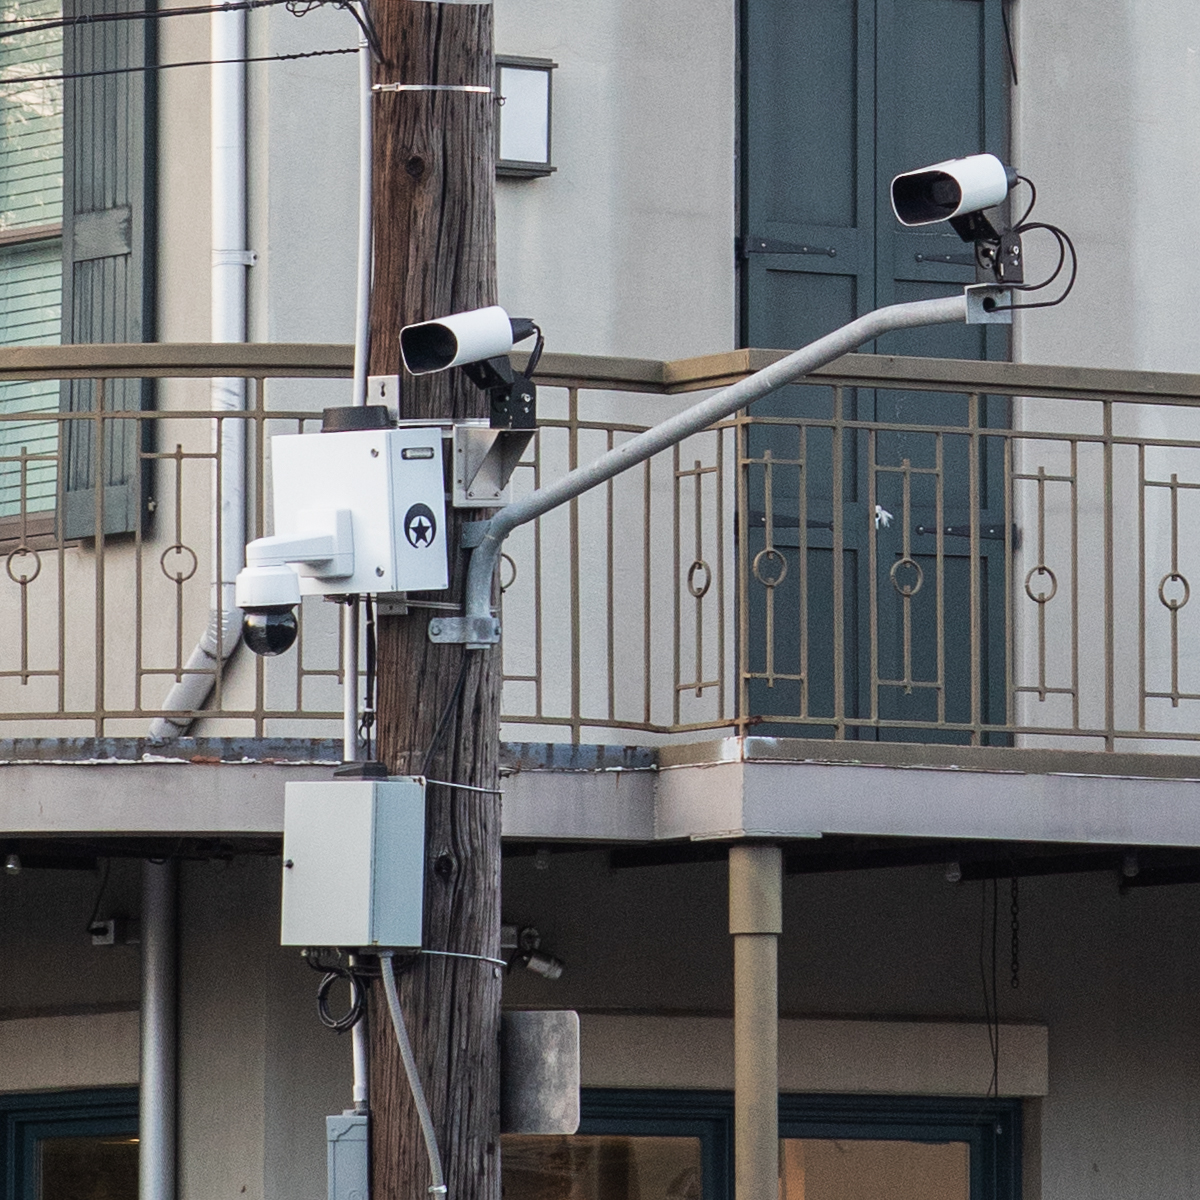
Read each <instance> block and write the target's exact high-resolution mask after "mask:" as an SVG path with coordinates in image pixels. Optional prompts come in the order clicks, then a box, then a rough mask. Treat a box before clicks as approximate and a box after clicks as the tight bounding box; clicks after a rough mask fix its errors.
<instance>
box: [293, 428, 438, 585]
mask: <svg viewBox="0 0 1200 1200" xmlns="http://www.w3.org/2000/svg"><path fill="white" fill-rule="evenodd" d="M271 473H272V484H271V496H272V499H273V501H274V517H275V528H274V532H275V533H276V534H278V535H280V536H285V537H289V536H299V535H302V534H305V533H307V532H309V531H310V526H311V520H312V514H313V513H314V512H328V513H332V512H335V511H337V510H347V509H348V510H349V512H350V517H351V532H352V537H353V542H354V573H353V574H352V575H346V576H340V577H338V578H335V579H334V578H329V579H316V578H313V570H314V569H313V568H312V567H304V566H298V567H297V570H298V571H299V574H300V591H301V592H302V593H303V594H304V595H306V596H310V595H313V596H322V595H334V594H346V595H352V594H354V593H365V592H371V593H375V592H425V591H439V590H441V589H442V588H444V587H446V586H447V584H448V582H449V575H448V571H447V558H446V485H445V480H444V479H443V477H442V431H441V428H440V427H439V426H436V425H432V426H421V425H409V426H405V427H403V428H400V429H363V430H354V431H351V432H344V433H303V434H301V433H296V434H280V435H278V436H276V437H273V438H272V439H271Z"/></svg>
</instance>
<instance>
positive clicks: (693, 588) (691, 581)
mask: <svg viewBox="0 0 1200 1200" xmlns="http://www.w3.org/2000/svg"><path fill="white" fill-rule="evenodd" d="M701 573H703V576H704V582H703V583H702V584H697V583H696V576H697V575H699V574H701ZM786 573H787V564H786V563H784V574H786ZM780 578H781V579H782V578H783V576H780ZM710 587H712V570H711V568H710V567H709V565H708V563H706V562H705V561H704V559H702V558H698V559H696V561H695V562H694V563H692V565H691V566H690V567H688V573H687V590H688V591H689V592H691V594H692V595H693V596H695V597H696V599H697V600H701V599H703V598H704V595H705V593H706V592H707V591H708V589H709V588H710Z"/></svg>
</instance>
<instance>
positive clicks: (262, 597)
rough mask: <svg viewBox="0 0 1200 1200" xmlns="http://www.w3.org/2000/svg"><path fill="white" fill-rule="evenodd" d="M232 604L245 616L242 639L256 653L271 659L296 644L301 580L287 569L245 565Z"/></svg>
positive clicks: (239, 576) (283, 567) (238, 578)
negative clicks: (297, 610)
mask: <svg viewBox="0 0 1200 1200" xmlns="http://www.w3.org/2000/svg"><path fill="white" fill-rule="evenodd" d="M234 600H235V603H236V604H237V606H238V608H240V609H241V610H242V612H243V614H244V616H243V618H242V637H243V639H244V640H245V643H246V645H247V646H249V647H250V649H251V650H252V651H254V653H255V654H258V655H261V656H262V657H264V658H273V657H274V656H275V655H277V654H284V653H286V652H287V651H288V650H290V649H291V648H292V646H293V645H294V644H295V641H296V634H297V633H298V631H299V625H298V624H297V622H296V605H297V604H299V603H300V577H299V576H298V575H297V574H296V572H295V571H294V570H293V569H292V568H291V567H289V566H280V565H272V566H248V567H246V569H245V570H243V571H239V572H238V577H237V582H236V584H235V598H234Z"/></svg>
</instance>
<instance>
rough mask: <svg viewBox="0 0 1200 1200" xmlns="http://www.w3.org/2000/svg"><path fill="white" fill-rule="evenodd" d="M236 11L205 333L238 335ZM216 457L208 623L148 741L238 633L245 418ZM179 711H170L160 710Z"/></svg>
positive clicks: (217, 129) (218, 19) (240, 199)
mask: <svg viewBox="0 0 1200 1200" xmlns="http://www.w3.org/2000/svg"><path fill="white" fill-rule="evenodd" d="M245 57H246V13H245V12H244V11H235V12H214V13H213V15H212V58H213V65H212V75H211V87H212V100H211V105H212V168H211V174H212V245H213V250H212V340H213V341H214V342H244V341H245V340H246V271H247V269H248V268H249V267H250V265H251V263H252V262H253V260H254V256H253V254H251V253H250V252H249V251H248V250H247V249H246V68H245V65H244V64H243V63H241V62H240V61H233V60H240V59H243V58H245ZM210 405H211V408H212V411H213V412H214V413H225V412H234V413H236V412H242V411H244V409H245V407H246V381H245V380H244V379H214V380H213V381H212V396H211V400H210ZM213 442H214V446H213V448H214V451H216V453H217V455H218V458H217V462H216V463H215V464H214V466H213V488H214V490H215V491H216V492H217V494H218V495H219V496H220V499H221V503H220V509H219V513H214V520H213V530H212V545H213V552H212V561H213V583H212V601H211V610H210V612H209V618H208V626H207V628H206V629H205V631H204V636H203V637H201V639H200V641H199V642H198V643H197V645H196V648H195V649H194V650H193V651H192V653H191V656H190V657H189V658H188V660H187V663H186V665H185V666H184V668H183V674H182V677H181V678H180V679H179V680H177V681H176V683H175V685H174V686H173V687H172V688H171V690H170V692H169V693H168V694H167V698H166V699H165V700H164V701H163V708H164V709H165V710H166V712H167V714H168V715H165V716H162V717H157V718H155V720H154V721H153V723H152V724H151V726H150V737H151V738H152V739H153V740H155V741H169V740H170V739H171V738H176V737H180V736H181V735H183V734H184V733H186V732H187V730H188V728H189V727H190V725H191V724H192V721H193V720H194V719H195V718H194V717H192V716H189V715H186V714H189V713H194V712H198V711H199V710H200V709H201V708H203V707H204V705H205V703H206V702H207V700H208V697H209V694H210V693H211V692H212V690H213V688H214V686H215V685H216V681H217V678H218V676H219V675H220V673H221V671H222V670H223V668H224V666H225V662H226V660H227V659H228V658H229V656H230V655H231V654H232V653H233V651H234V648H235V647H236V646H237V644H238V642H239V641H240V639H241V622H242V613H241V610H240V609H239V608H237V606H236V605H235V604H234V589H233V585H234V580H235V579H236V578H237V573H238V572H239V571H240V570H241V569H242V565H243V563H242V559H243V556H244V554H245V547H246V422H245V421H244V420H242V419H240V418H237V419H232V420H226V421H222V422H220V425H219V428H218V429H216V430H214V433H213ZM174 713H179V714H180V715H179V716H174V715H169V714H174Z"/></svg>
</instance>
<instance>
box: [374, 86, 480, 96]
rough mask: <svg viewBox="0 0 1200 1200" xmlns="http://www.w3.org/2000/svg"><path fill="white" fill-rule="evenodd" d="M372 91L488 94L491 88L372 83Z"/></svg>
mask: <svg viewBox="0 0 1200 1200" xmlns="http://www.w3.org/2000/svg"><path fill="white" fill-rule="evenodd" d="M371 91H373V92H475V93H477V94H479V95H481V96H490V95H491V94H492V89H491V88H490V87H484V86H483V85H482V84H475V83H373V84H371Z"/></svg>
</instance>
